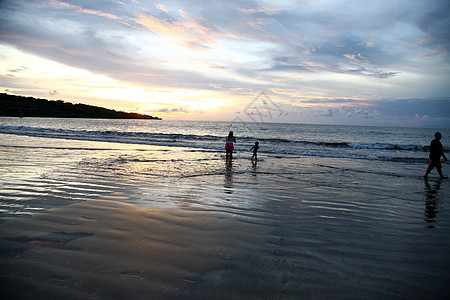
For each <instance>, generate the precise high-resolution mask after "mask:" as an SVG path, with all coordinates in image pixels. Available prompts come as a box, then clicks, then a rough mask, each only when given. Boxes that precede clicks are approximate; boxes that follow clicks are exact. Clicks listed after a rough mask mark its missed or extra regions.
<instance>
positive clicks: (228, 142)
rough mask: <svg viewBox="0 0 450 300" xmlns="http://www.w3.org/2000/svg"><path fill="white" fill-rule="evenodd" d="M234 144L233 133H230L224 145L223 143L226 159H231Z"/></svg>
mask: <svg viewBox="0 0 450 300" xmlns="http://www.w3.org/2000/svg"><path fill="white" fill-rule="evenodd" d="M233 143H236V138H235V137H234V136H233V131H230V133H228V136H227V139H226V143H225V151H226V152H227V158H228V157H229V158H231V157H232V155H233V150H234V144H233Z"/></svg>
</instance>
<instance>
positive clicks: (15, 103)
mask: <svg viewBox="0 0 450 300" xmlns="http://www.w3.org/2000/svg"><path fill="white" fill-rule="evenodd" d="M0 116H6V117H44V118H45V117H48V118H91V119H153V120H161V118H158V117H152V116H149V115H144V114H138V113H128V112H122V111H116V110H113V109H107V108H104V107H99V106H93V105H86V104H80V103H78V104H72V103H69V102H64V101H62V100H46V99H37V98H33V97H23V96H15V95H9V94H5V93H0Z"/></svg>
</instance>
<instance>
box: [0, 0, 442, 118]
mask: <svg viewBox="0 0 450 300" xmlns="http://www.w3.org/2000/svg"><path fill="white" fill-rule="evenodd" d="M449 10H450V2H448V1H446V0H436V1H431V2H426V1H410V0H398V1H388V0H380V1H370V2H368V3H365V4H364V5H361V3H360V1H357V0H348V1H345V2H339V3H338V2H336V1H331V0H324V1H319V2H318V1H301V2H297V1H277V2H274V1H265V0H252V1H244V0H230V1H222V2H217V1H210V2H208V1H206V2H205V1H188V2H186V1H179V0H167V1H164V2H160V3H158V2H154V3H150V4H149V3H148V2H144V1H107V0H98V1H87V0H79V1H76V4H74V2H73V1H63V0H48V1H13V0H4V1H0V40H1V45H7V46H8V47H13V48H14V49H20V51H22V52H23V53H28V54H30V55H33V56H34V57H36V58H38V57H42V58H46V59H47V60H50V61H56V62H59V63H60V64H62V65H67V66H71V67H74V68H77V69H81V70H87V71H88V72H90V73H92V74H95V75H98V76H104V77H107V78H109V79H112V80H115V81H117V82H118V83H125V84H127V85H128V84H130V85H135V86H138V87H139V88H141V89H152V88H165V89H172V88H180V89H190V90H195V91H208V92H210V91H214V92H216V93H224V94H226V95H227V96H229V97H230V98H233V99H236V100H233V101H234V103H238V102H239V101H246V100H242V99H249V98H251V97H252V96H254V95H255V94H257V92H259V91H262V90H265V91H274V95H276V96H277V97H276V101H277V103H283V104H286V105H287V106H289V105H291V106H298V107H295V108H294V107H293V108H292V110H293V111H292V114H294V113H295V112H298V111H296V110H301V109H303V110H305V109H306V108H305V107H308V109H311V110H313V109H314V113H311V116H312V115H315V116H317V117H318V118H322V117H323V118H328V119H335V118H346V119H352V120H353V119H355V120H356V119H359V118H361V120H362V119H366V120H367V119H369V118H370V119H371V120H372V119H373V120H375V119H378V120H381V119H382V118H386V120H387V118H391V119H395V118H397V117H398V118H400V117H401V118H411V119H414V120H416V121H420V120H423V121H425V120H427V121H430V120H436V119H437V118H444V119H445V118H446V116H445V115H442V111H445V110H443V109H447V111H449V110H448V105H447V104H445V103H448V99H447V98H445V97H448V95H449V93H450V88H449V86H448V84H447V83H446V80H445V79H446V78H449V76H450V68H449V65H448V58H449V55H448V54H447V53H448V51H449V48H450V47H449V46H450V33H449V30H450V29H449V26H448V24H449V22H450V15H449V14H448V13H447V12H448V11H449ZM1 45H0V46H1ZM1 55H2V61H3V62H2V69H1V70H4V71H2V73H1V74H0V85H1V86H2V88H4V89H7V88H9V89H12V88H14V89H15V90H16V88H17V87H20V86H21V85H22V87H23V89H25V88H26V89H27V91H34V92H36V93H37V92H39V93H41V94H47V93H48V91H49V89H50V88H51V89H52V91H63V87H62V86H56V85H53V84H51V83H49V86H46V87H39V86H36V85H35V86H33V76H36V78H37V77H38V76H40V75H42V74H36V73H35V69H33V68H32V67H31V64H27V63H23V62H20V63H19V62H13V61H14V59H9V60H8V61H9V63H8V64H6V63H5V61H6V60H7V58H8V55H7V54H6V53H5V52H4V53H2V54H1ZM4 58H6V59H4ZM50 73H51V70H49V72H48V73H46V76H50V75H49V74H50ZM63 73H64V72H62V71H57V70H55V71H54V74H63ZM25 75H26V76H25ZM55 76H61V78H62V77H63V76H67V78H70V74H67V75H66V74H64V75H55ZM49 79H51V78H49ZM68 80H70V81H71V82H74V81H75V80H73V78H72V79H68ZM60 81H61V82H62V81H63V80H62V79H61V80H60ZM125 84H124V85H125ZM79 88H85V87H79ZM75 89H76V87H75V88H74V90H75ZM64 94H65V95H66V92H65V91H64ZM221 96H222V95H221ZM414 97H417V98H414ZM73 98H76V95H75V96H74V97H73ZM274 99H275V97H274ZM380 99H384V100H380ZM445 99H447V100H445ZM129 101H132V99H130V100H129ZM446 101H447V102H446ZM186 107H189V106H186ZM434 107H439V109H435V108H434ZM237 109H239V108H237ZM286 112H287V113H290V111H288V110H286ZM416 114H417V116H419V117H417V118H416ZM290 115H291V113H290ZM424 116H428V118H424ZM439 124H441V123H439Z"/></svg>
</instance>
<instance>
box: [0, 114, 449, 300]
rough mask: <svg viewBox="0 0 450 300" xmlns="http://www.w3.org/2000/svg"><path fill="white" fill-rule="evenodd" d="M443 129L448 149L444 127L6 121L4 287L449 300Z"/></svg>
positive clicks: (98, 294) (138, 294)
mask: <svg viewBox="0 0 450 300" xmlns="http://www.w3.org/2000/svg"><path fill="white" fill-rule="evenodd" d="M438 130H439V131H440V132H441V133H442V135H443V139H442V143H443V145H444V148H445V146H446V145H448V144H449V143H450V142H448V141H450V139H449V137H450V130H448V129H424V128H395V127H371V126H334V125H333V126H331V125H306V124H279V123H263V122H260V123H244V122H238V121H230V122H199V121H166V120H160V121H157V120H96V119H58V118H54V119H47V118H22V119H19V118H0V170H1V175H0V179H1V189H0V197H1V198H0V199H1V200H0V254H1V257H0V258H1V267H2V268H1V269H2V273H1V276H2V280H4V281H5V282H6V283H7V285H6V286H5V285H4V286H3V287H2V290H0V292H2V294H4V295H9V296H11V297H14V296H19V297H20V296H24V297H28V296H34V297H40V296H48V295H58V297H61V298H65V297H71V298H74V297H91V298H98V299H103V298H124V297H131V298H136V299H138V298H142V299H146V298H148V297H150V296H152V297H153V298H157V299H179V298H183V299H205V298H217V299H261V298H267V299H299V298H301V299H330V298H333V299H336V298H337V299H412V298H414V299H443V298H446V297H448V295H449V294H450V289H449V287H448V282H450V275H449V273H448V269H449V267H450V255H449V254H448V253H450V242H449V240H448V237H449V236H450V211H449V209H448V206H447V203H448V201H449V199H450V192H449V187H450V184H449V182H448V179H444V180H440V179H439V177H438V175H437V172H436V171H435V170H434V171H433V172H432V173H431V174H430V176H429V179H428V180H424V179H423V174H424V173H425V170H426V168H427V163H428V151H429V143H430V141H431V140H432V139H433V135H434V132H435V131H438ZM229 131H233V132H234V135H235V136H236V144H235V153H234V154H233V158H232V159H231V160H229V159H226V156H225V150H224V145H225V137H226V136H227V134H228V132H229ZM255 141H259V143H260V144H259V145H260V151H259V153H258V160H257V161H252V160H251V156H252V152H251V151H250V148H251V146H252V145H253V144H254V143H255ZM449 170H450V169H449V167H448V165H447V164H445V163H443V172H444V175H445V174H448V173H449ZM30 265H31V266H32V267H31V268H30ZM111 282H114V283H115V288H114V289H111ZM24 286H25V287H30V291H31V292H29V293H27V292H25V291H24V290H23V288H22V287H24ZM51 293H55V294H51Z"/></svg>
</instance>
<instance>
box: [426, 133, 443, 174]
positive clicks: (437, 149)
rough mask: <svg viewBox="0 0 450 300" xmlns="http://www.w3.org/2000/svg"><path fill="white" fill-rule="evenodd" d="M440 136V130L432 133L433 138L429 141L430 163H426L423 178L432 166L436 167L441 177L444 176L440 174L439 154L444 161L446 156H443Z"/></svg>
mask: <svg viewBox="0 0 450 300" xmlns="http://www.w3.org/2000/svg"><path fill="white" fill-rule="evenodd" d="M441 138H442V134H441V133H440V132H436V133H435V134H434V140H432V141H431V143H430V163H429V164H428V168H427V171H426V172H425V175H424V176H423V177H424V178H427V177H428V174H430V172H431V170H433V169H434V168H436V170H437V172H438V173H439V176H440V177H441V179H444V178H445V177H444V175H442V164H441V156H442V157H443V158H444V161H447V157H445V154H444V150H443V147H442V143H441V142H440V139H441Z"/></svg>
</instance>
